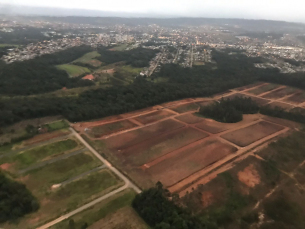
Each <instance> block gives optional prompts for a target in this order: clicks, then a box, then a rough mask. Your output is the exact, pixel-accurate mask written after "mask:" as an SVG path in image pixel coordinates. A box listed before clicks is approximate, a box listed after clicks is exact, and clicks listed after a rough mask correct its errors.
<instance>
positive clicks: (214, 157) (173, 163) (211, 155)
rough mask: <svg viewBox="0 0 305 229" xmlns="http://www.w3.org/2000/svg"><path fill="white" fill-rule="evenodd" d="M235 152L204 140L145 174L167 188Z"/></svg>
mask: <svg viewBox="0 0 305 229" xmlns="http://www.w3.org/2000/svg"><path fill="white" fill-rule="evenodd" d="M236 150H237V149H236V148H234V147H232V146H230V145H228V144H224V143H221V142H220V141H218V140H215V139H214V140H206V141H203V142H201V143H199V144H197V145H194V146H193V147H191V148H187V149H185V150H182V151H180V152H178V153H177V154H176V155H173V156H172V157H169V158H168V159H164V160H163V161H161V162H160V163H158V164H156V165H153V166H152V167H149V168H148V169H147V172H148V173H150V174H151V175H152V177H153V179H154V182H157V181H161V182H162V184H163V185H165V186H166V187H168V186H171V185H173V184H175V183H177V182H178V181H179V180H182V179H184V178H186V177H187V176H189V175H191V174H192V173H194V172H197V171H198V170H201V169H203V168H205V167H206V166H208V165H210V164H212V163H214V162H215V161H218V160H220V159H221V158H223V157H225V156H227V155H228V154H230V153H233V152H235V151H236Z"/></svg>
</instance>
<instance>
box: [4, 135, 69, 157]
mask: <svg viewBox="0 0 305 229" xmlns="http://www.w3.org/2000/svg"><path fill="white" fill-rule="evenodd" d="M71 135H72V134H68V135H64V136H60V137H57V138H52V139H50V140H48V141H44V142H39V143H36V144H32V145H30V146H26V147H24V148H21V149H16V150H12V151H10V152H8V153H5V154H2V155H0V158H2V157H6V156H11V155H14V154H17V153H19V152H21V151H25V150H28V149H32V148H36V147H39V146H42V145H47V144H50V143H53V142H57V141H60V140H62V139H65V138H69V137H71Z"/></svg>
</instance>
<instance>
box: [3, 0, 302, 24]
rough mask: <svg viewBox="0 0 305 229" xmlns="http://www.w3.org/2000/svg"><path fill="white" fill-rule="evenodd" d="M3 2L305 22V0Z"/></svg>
mask: <svg viewBox="0 0 305 229" xmlns="http://www.w3.org/2000/svg"><path fill="white" fill-rule="evenodd" d="M0 3H8V4H16V5H29V6H44V7H45V6H46V7H60V8H76V9H89V10H102V11H112V12H128V13H140V14H143V13H145V14H146V13H147V15H148V16H154V15H160V16H167V17H168V16H188V17H222V18H232V17H233V18H249V19H273V20H285V21H297V22H305V13H304V9H305V1H304V0H0Z"/></svg>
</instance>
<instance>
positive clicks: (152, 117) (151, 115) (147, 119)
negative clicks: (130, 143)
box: [134, 110, 173, 125]
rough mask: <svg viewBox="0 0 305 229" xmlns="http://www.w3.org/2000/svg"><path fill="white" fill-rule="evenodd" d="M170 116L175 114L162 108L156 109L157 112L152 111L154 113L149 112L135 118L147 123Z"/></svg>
mask: <svg viewBox="0 0 305 229" xmlns="http://www.w3.org/2000/svg"><path fill="white" fill-rule="evenodd" d="M170 116H173V114H172V113H169V112H167V111H165V110H160V111H155V112H152V113H149V114H146V115H142V116H138V117H136V118H134V119H135V120H137V121H138V122H140V123H142V124H144V125H145V124H148V123H152V122H156V121H159V120H161V119H164V118H167V117H170Z"/></svg>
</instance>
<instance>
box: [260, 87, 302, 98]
mask: <svg viewBox="0 0 305 229" xmlns="http://www.w3.org/2000/svg"><path fill="white" fill-rule="evenodd" d="M296 92H297V89H296V88H293V87H284V88H279V89H277V90H275V91H273V92H270V93H268V94H266V95H264V96H263V98H266V99H279V98H282V97H284V96H287V95H291V94H293V93H296Z"/></svg>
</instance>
